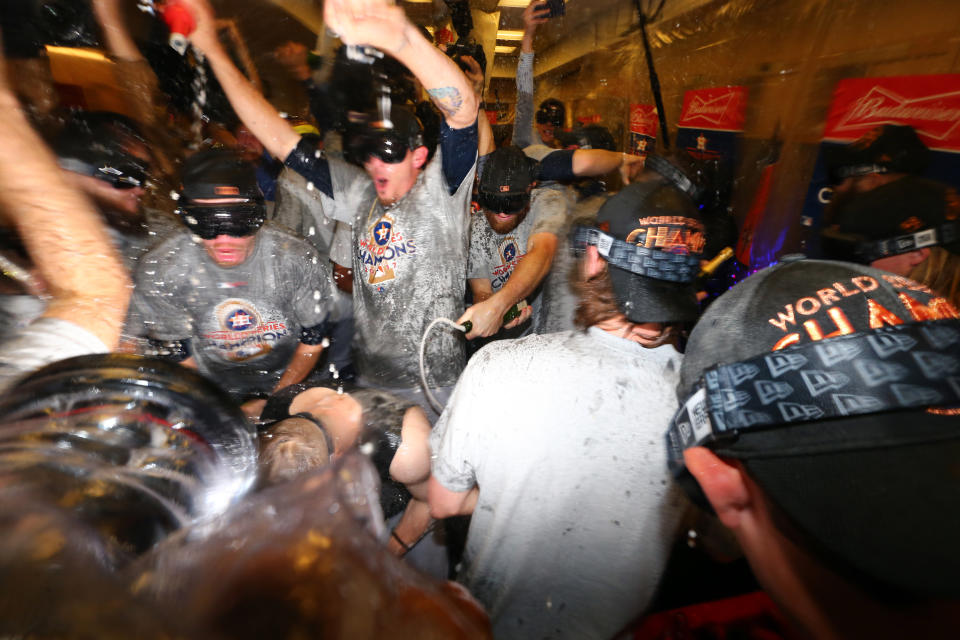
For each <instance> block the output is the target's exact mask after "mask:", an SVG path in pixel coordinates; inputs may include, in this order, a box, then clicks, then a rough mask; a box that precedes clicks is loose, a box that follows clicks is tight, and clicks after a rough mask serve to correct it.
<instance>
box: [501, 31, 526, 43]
mask: <svg viewBox="0 0 960 640" xmlns="http://www.w3.org/2000/svg"><path fill="white" fill-rule="evenodd" d="M497 40H523V31H509V30H505V29H501V30H499V31H497Z"/></svg>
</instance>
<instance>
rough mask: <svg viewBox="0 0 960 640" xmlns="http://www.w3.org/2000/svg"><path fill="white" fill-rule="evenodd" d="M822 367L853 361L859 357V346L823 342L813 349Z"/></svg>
mask: <svg viewBox="0 0 960 640" xmlns="http://www.w3.org/2000/svg"><path fill="white" fill-rule="evenodd" d="M814 351H816V352H817V355H819V356H820V360H821V361H822V362H823V364H824V366H826V367H832V366H833V365H835V364H838V363H840V362H846V361H847V360H853V359H854V358H856V357H857V356H858V355H860V346H859V345H857V344H855V343H853V342H850V341H841V342H825V343H822V344H818V345H817V346H816V347H814Z"/></svg>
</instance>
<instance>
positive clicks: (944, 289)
mask: <svg viewBox="0 0 960 640" xmlns="http://www.w3.org/2000/svg"><path fill="white" fill-rule="evenodd" d="M929 249H930V255H929V256H927V259H926V260H924V261H923V262H921V263H920V264H918V265H917V266H915V267H914V268H913V269H912V270H911V271H910V273H909V274H907V277H908V278H910V279H911V280H916V281H917V282H919V283H920V284H925V285H927V286H928V287H930V288H931V289H933V290H934V291H936V292H937V293H939V294H940V295H942V296H944V297H946V298H947V300H949V301H950V304H952V305H953V306H954V307H957V308H960V255H957V254H955V253H952V252H950V251H947V250H946V249H944V248H943V247H937V246H933V247H930V248H929Z"/></svg>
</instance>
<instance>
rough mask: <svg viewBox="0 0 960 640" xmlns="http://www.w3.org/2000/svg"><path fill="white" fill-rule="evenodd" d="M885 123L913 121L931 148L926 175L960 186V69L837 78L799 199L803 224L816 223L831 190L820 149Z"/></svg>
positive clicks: (851, 139) (905, 123)
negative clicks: (802, 196) (807, 180)
mask: <svg viewBox="0 0 960 640" xmlns="http://www.w3.org/2000/svg"><path fill="white" fill-rule="evenodd" d="M883 124H904V125H910V126H911V127H913V128H914V129H915V130H916V132H917V135H918V136H919V137H920V139H921V140H922V141H923V143H924V144H925V145H927V147H929V148H930V150H931V152H932V153H931V154H930V166H929V168H928V169H927V172H926V173H925V174H924V175H925V177H927V178H931V179H933V180H940V181H941V182H947V183H949V184H953V185H955V186H957V187H960V75H958V74H953V75H931V76H891V77H887V78H850V79H847V80H841V81H840V82H839V83H837V86H836V89H835V90H834V92H833V100H832V102H831V103H830V111H829V112H828V115H827V122H826V126H825V127H824V132H823V141H822V142H821V144H820V150H819V153H818V154H817V162H816V164H815V166H814V169H813V178H812V179H811V181H810V188H809V189H808V190H807V196H806V199H805V201H804V204H803V217H802V219H801V220H802V223H803V224H804V225H805V226H809V227H812V228H814V229H817V228H819V227H820V221H821V219H822V217H823V209H824V207H825V206H826V204H827V203H828V202H830V199H831V197H832V196H833V189H832V188H831V185H830V181H829V179H828V177H827V171H826V165H825V162H824V149H827V148H829V147H831V146H838V145H844V144H849V143H851V142H853V141H854V140H856V139H858V138H859V137H860V136H862V135H863V134H865V133H867V132H868V131H870V130H871V129H873V128H875V127H878V126H880V125H883ZM815 235H816V234H811V237H814V236H815Z"/></svg>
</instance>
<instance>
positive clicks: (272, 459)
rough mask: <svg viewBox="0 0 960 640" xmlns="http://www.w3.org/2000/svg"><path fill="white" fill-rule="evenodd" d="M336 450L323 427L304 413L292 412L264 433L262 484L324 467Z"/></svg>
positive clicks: (280, 480) (261, 453) (261, 447)
mask: <svg viewBox="0 0 960 640" xmlns="http://www.w3.org/2000/svg"><path fill="white" fill-rule="evenodd" d="M331 453H332V451H331V450H330V447H329V445H328V443H327V437H326V435H325V433H324V431H323V429H322V428H321V427H320V426H318V425H317V424H316V423H315V422H314V421H313V420H311V419H309V418H306V417H304V416H299V415H297V416H291V417H289V418H287V419H286V420H281V421H280V422H278V423H276V424H274V425H273V426H272V427H271V428H270V430H269V431H267V432H266V433H264V434H263V435H262V436H261V441H260V484H261V485H262V486H270V485H274V484H278V483H280V482H286V481H288V480H292V479H293V478H295V477H296V476H298V475H300V474H301V473H304V472H306V471H310V470H311V469H316V468H318V467H322V466H323V465H325V464H327V463H328V462H329V461H330V454H331Z"/></svg>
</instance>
